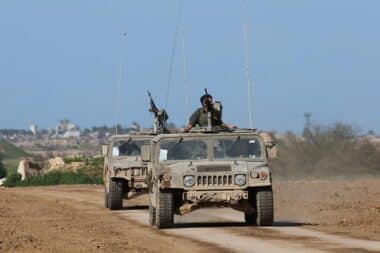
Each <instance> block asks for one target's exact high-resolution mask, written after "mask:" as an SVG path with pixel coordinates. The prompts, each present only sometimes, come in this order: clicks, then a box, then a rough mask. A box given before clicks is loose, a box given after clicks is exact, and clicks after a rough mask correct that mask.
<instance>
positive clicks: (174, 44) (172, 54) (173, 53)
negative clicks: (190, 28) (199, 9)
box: [164, 0, 182, 109]
mask: <svg viewBox="0 0 380 253" xmlns="http://www.w3.org/2000/svg"><path fill="white" fill-rule="evenodd" d="M181 11H182V0H179V5H178V9H177V24H176V29H175V33H174V38H173V46H172V52H171V57H170V64H169V73H168V84H167V88H166V99H165V106H164V109H165V108H167V106H168V103H169V92H170V85H171V81H172V74H173V63H174V57H175V50H176V48H177V37H178V33H179V29H180V25H181Z"/></svg>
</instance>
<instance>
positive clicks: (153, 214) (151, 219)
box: [149, 204, 156, 226]
mask: <svg viewBox="0 0 380 253" xmlns="http://www.w3.org/2000/svg"><path fill="white" fill-rule="evenodd" d="M149 224H150V225H151V226H154V225H155V224H156V208H155V207H154V206H153V205H152V204H150V205H149Z"/></svg>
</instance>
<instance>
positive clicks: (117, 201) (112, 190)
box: [108, 179, 123, 210]
mask: <svg viewBox="0 0 380 253" xmlns="http://www.w3.org/2000/svg"><path fill="white" fill-rule="evenodd" d="M108 207H109V209H110V210H120V209H121V208H122V207H123V183H122V182H117V181H114V180H112V179H110V186H109V196H108Z"/></svg>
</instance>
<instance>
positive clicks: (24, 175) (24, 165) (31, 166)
mask: <svg viewBox="0 0 380 253" xmlns="http://www.w3.org/2000/svg"><path fill="white" fill-rule="evenodd" d="M17 173H19V174H21V181H24V180H25V179H28V178H30V177H35V176H39V175H41V174H42V168H41V166H40V165H38V164H37V163H34V162H32V161H30V160H28V159H23V160H21V161H20V162H19V163H18V168H17Z"/></svg>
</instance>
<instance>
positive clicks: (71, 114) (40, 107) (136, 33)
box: [0, 0, 380, 132]
mask: <svg viewBox="0 0 380 253" xmlns="http://www.w3.org/2000/svg"><path fill="white" fill-rule="evenodd" d="M178 4H179V1H174V0H166V1H153V0H151V1H141V0H139V1H132V0H130V1H127V0H119V1H116V0H113V1H111V0H104V1H96V0H88V1H84V0H83V1H80V0H66V1H51V0H45V1H43V0H28V1H26V0H23V1H20V0H2V1H1V2H0V32H1V34H0V128H27V127H28V126H29V125H30V123H36V124H38V125H39V127H41V128H50V127H55V125H56V122H57V121H58V120H59V119H62V118H68V119H70V120H71V121H72V122H74V123H76V124H79V125H80V126H81V127H82V128H83V127H89V126H92V125H103V124H108V125H111V124H114V123H115V121H116V108H117V95H116V94H117V91H118V89H117V85H118V78H119V66H120V61H121V59H122V60H123V61H124V64H122V66H123V68H122V82H121V92H120V98H121V101H120V107H119V108H120V118H121V123H122V124H123V125H127V124H128V123H130V122H131V121H138V122H141V123H142V124H143V125H144V126H149V125H150V124H151V121H152V117H151V115H150V114H149V112H148V111H147V110H148V102H149V101H148V98H147V96H146V90H150V91H151V92H152V93H153V95H154V97H155V99H156V102H157V104H158V105H159V106H160V107H162V106H164V104H165V96H166V89H167V83H168V72H169V63H170V58H171V50H172V47H173V40H174V33H175V30H176V24H177V22H176V15H177V8H178ZM379 10H380V1H376V0H373V1H370V0H363V1H359V0H355V1H349V0H334V1H331V0H314V1H312V0H303V1H302V0H288V1H284V0H277V1H274V0H273V1H270V0H265V1H264V0H262V1H253V0H248V8H247V13H248V28H249V30H248V36H249V62H250V75H251V77H252V85H253V91H252V93H253V112H254V125H255V126H256V127H258V128H260V129H275V130H278V131H285V130H287V129H291V130H294V131H300V130H301V129H302V126H303V122H304V118H303V114H304V112H306V111H309V112H312V113H313V117H312V119H313V120H314V121H318V122H321V123H324V124H328V123H332V122H335V121H343V122H346V123H355V124H357V125H358V126H360V127H361V128H362V129H363V130H365V131H366V130H369V129H373V130H375V131H376V132H380V117H379V113H378V110H379V100H380V98H379V97H380V96H379V94H380V82H379V81H380V68H379V66H380V32H379V24H380V15H379ZM181 24H182V25H183V27H184V34H185V52H186V56H187V71H188V78H189V92H188V96H189V98H190V106H189V107H190V108H189V109H188V110H189V111H192V110H193V109H195V108H196V107H198V106H199V96H200V95H202V93H203V88H204V87H207V88H208V90H209V92H210V93H212V94H213V96H214V99H215V100H221V101H222V102H223V105H224V111H223V116H224V117H223V118H224V121H226V122H231V123H234V124H235V125H239V126H242V127H246V126H248V106H247V104H248V103H247V87H246V78H245V72H244V47H243V45H244V44H243V32H242V31H243V28H242V27H243V12H242V3H241V1H237V0H235V1H234V0H229V1H227V0H225V1H222V0H209V1H204V0H191V1H190V0H184V1H183V6H182V15H181ZM124 33H126V34H127V35H126V36H125V37H124V36H123V34H124ZM181 48H182V37H181V36H178V40H177V49H176V51H175V58H174V64H173V76H172V83H171V88H170V93H169V94H170V96H169V102H168V106H167V111H168V112H169V114H170V120H169V121H173V122H175V123H176V124H179V125H184V124H185V121H186V118H187V115H186V111H187V110H186V106H185V100H186V99H185V98H186V95H185V88H184V82H183V80H184V74H183V66H184V65H183V58H182V50H181ZM123 50H124V51H125V53H124V54H123Z"/></svg>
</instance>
